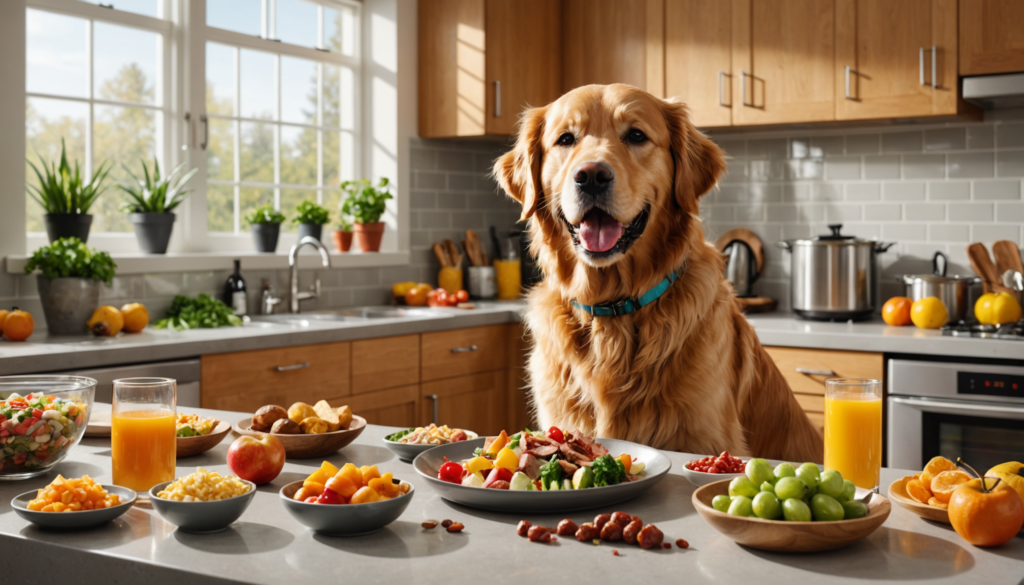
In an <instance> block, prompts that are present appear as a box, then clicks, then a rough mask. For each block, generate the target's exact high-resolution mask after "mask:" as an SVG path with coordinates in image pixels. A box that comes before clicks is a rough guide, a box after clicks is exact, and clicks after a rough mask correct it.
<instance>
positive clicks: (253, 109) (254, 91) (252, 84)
mask: <svg viewBox="0 0 1024 585" xmlns="http://www.w3.org/2000/svg"><path fill="white" fill-rule="evenodd" d="M241 51H242V55H241V60H242V71H241V73H242V78H241V93H242V95H241V96H240V98H241V99H240V100H239V102H240V103H241V106H242V107H241V109H242V117H243V118H262V119H264V120H273V119H274V112H275V111H276V109H277V108H276V105H277V100H276V99H275V97H276V94H277V91H276V90H275V88H274V56H273V55H271V54H270V53H262V52H260V51H249V50H247V49H241Z"/></svg>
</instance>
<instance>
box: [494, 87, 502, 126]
mask: <svg viewBox="0 0 1024 585" xmlns="http://www.w3.org/2000/svg"><path fill="white" fill-rule="evenodd" d="M494 117H495V118H500V117H501V81H495V82H494Z"/></svg>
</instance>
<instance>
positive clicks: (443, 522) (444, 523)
mask: <svg viewBox="0 0 1024 585" xmlns="http://www.w3.org/2000/svg"><path fill="white" fill-rule="evenodd" d="M451 525H452V521H451V520H449V519H447V518H445V519H444V520H441V526H442V527H444V528H448V527H449V526H451Z"/></svg>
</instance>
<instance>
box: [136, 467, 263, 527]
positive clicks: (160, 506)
mask: <svg viewBox="0 0 1024 585" xmlns="http://www.w3.org/2000/svg"><path fill="white" fill-rule="evenodd" d="M241 481H242V482H243V483H245V484H247V485H248V486H249V491H248V493H245V494H242V495H240V496H235V497H233V498H228V499H226V500H215V501H212V502H178V501H176V500H165V499H163V498H158V497H157V496H156V495H157V494H158V493H160V491H161V490H163V489H164V488H166V487H167V486H169V485H171V483H172V482H170V481H165V482H163V483H159V484H157V485H155V486H153V488H152V489H150V490H149V500H150V502H152V504H153V508H154V509H155V510H156V511H157V512H158V513H159V514H160V516H162V517H163V519H164V520H167V521H168V522H170V523H171V524H174V525H175V526H177V527H178V530H181V531H184V532H197V533H205V532H219V531H221V530H224V529H225V528H227V527H228V526H230V525H231V524H232V523H233V522H234V521H235V520H238V518H239V517H241V516H242V512H245V509H246V508H248V507H249V504H250V503H252V499H253V497H254V496H255V495H256V484H254V483H252V482H251V481H245V480H244V479H243V480H241Z"/></svg>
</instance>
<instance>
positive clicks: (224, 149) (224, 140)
mask: <svg viewBox="0 0 1024 585" xmlns="http://www.w3.org/2000/svg"><path fill="white" fill-rule="evenodd" d="M206 176H207V178H210V179H215V180H217V179H219V180H224V181H233V180H234V179H235V122H234V121H232V120H220V119H217V118H211V119H210V142H209V144H208V145H207V147H206Z"/></svg>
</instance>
